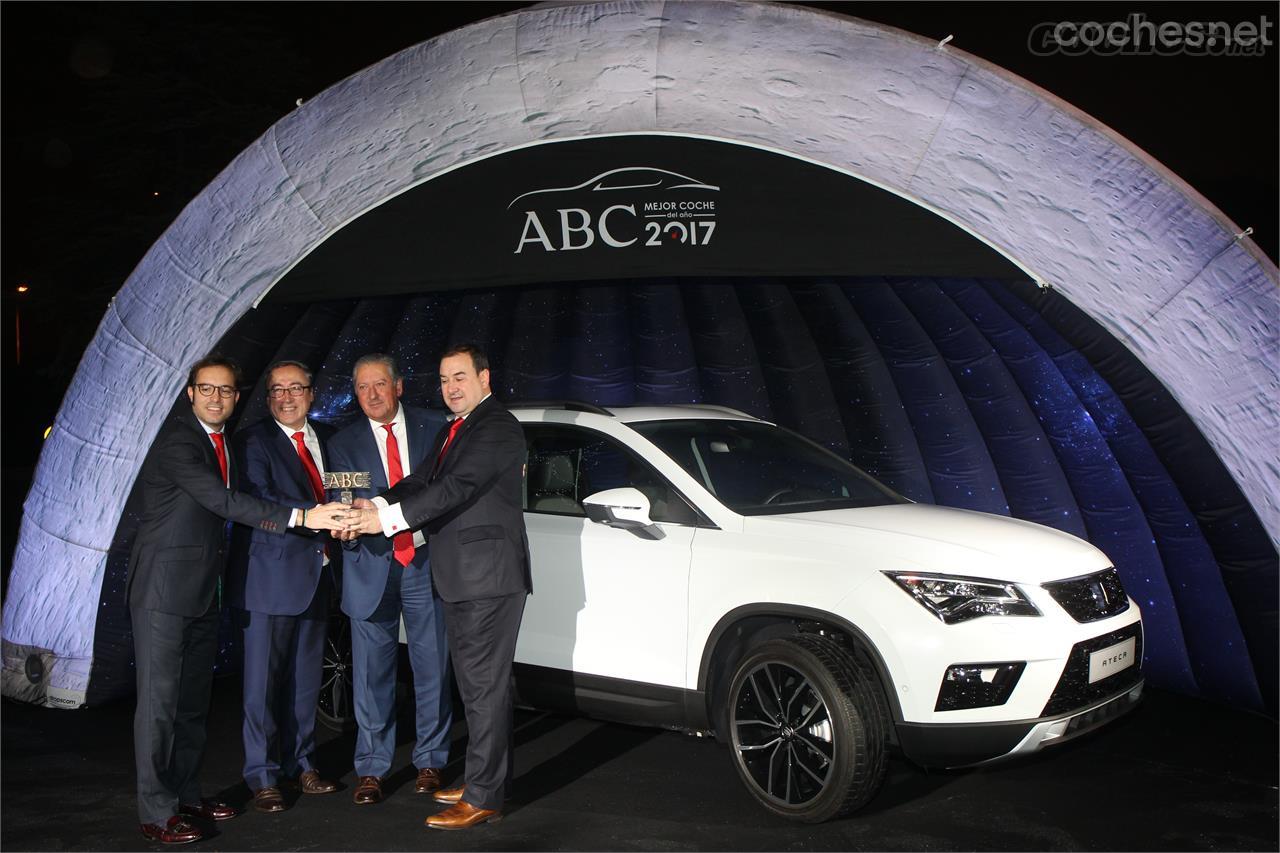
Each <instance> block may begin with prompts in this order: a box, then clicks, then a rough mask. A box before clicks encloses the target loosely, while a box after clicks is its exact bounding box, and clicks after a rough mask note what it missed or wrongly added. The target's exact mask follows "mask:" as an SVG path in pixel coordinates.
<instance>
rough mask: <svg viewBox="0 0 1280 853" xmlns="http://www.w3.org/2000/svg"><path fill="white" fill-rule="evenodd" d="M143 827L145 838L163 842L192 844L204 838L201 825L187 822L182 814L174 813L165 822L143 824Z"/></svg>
mask: <svg viewBox="0 0 1280 853" xmlns="http://www.w3.org/2000/svg"><path fill="white" fill-rule="evenodd" d="M141 829H142V837H143V838H145V839H147V840H148V841H159V842H160V843H161V844H190V843H191V842H192V841H199V840H200V839H201V838H204V832H203V831H202V830H201V829H200V827H198V826H194V825H192V824H189V823H187V822H186V820H184V819H183V817H182V815H174V816H173V817H171V818H169V819H168V820H167V821H165V822H164V823H144V824H141Z"/></svg>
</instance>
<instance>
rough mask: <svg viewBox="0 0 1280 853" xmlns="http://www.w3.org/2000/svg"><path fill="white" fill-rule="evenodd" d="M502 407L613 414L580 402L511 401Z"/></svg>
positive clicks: (611, 415)
mask: <svg viewBox="0 0 1280 853" xmlns="http://www.w3.org/2000/svg"><path fill="white" fill-rule="evenodd" d="M504 405H506V407H507V408H508V409H564V410H565V411H566V412H590V413H591V414H593V415H604V416H606V417H610V418H611V417H613V412H611V411H609V410H608V409H606V408H603V407H602V406H597V405H596V404H595V403H584V402H582V401H581V400H512V401H507V402H505V404H504Z"/></svg>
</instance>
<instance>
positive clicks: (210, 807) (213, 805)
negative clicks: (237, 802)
mask: <svg viewBox="0 0 1280 853" xmlns="http://www.w3.org/2000/svg"><path fill="white" fill-rule="evenodd" d="M178 814H183V815H186V816H187V817H202V818H204V819H205V820H231V818H233V817H235V816H236V815H238V814H240V812H238V811H236V810H235V809H234V808H232V807H231V806H229V805H227V804H226V803H220V802H218V801H217V800H201V801H200V802H198V803H183V804H182V805H180V806H178Z"/></svg>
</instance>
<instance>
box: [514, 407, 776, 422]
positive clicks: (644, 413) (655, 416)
mask: <svg viewBox="0 0 1280 853" xmlns="http://www.w3.org/2000/svg"><path fill="white" fill-rule="evenodd" d="M598 409H603V410H604V411H603V412H599V411H597V410H598ZM511 410H512V411H513V412H521V411H526V412H547V411H565V410H568V411H586V412H590V413H593V414H597V415H599V416H602V417H603V416H608V415H612V416H613V418H614V419H615V420H617V421H620V422H622V423H626V424H632V423H640V422H641V421H671V420H723V421H759V420H760V419H759V418H755V417H752V416H751V415H748V414H747V413H745V412H740V411H738V410H737V409H731V408H729V407H728V406H713V405H710V404H703V403H680V404H672V405H665V406H599V407H597V406H581V407H579V406H577V405H575V404H573V403H568V404H554V403H551V404H546V405H539V404H536V403H533V404H524V405H522V404H520V403H513V404H512V405H511Z"/></svg>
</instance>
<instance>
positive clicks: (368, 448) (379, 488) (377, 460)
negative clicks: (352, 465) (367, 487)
mask: <svg viewBox="0 0 1280 853" xmlns="http://www.w3.org/2000/svg"><path fill="white" fill-rule="evenodd" d="M364 424H365V431H364V436H363V437H362V438H361V439H360V447H361V452H360V455H361V456H362V457H364V460H365V462H364V464H365V465H368V466H369V481H370V483H371V485H372V486H373V493H374V494H375V495H378V494H382V493H383V492H385V491H386V490H387V489H389V488H391V486H389V485H388V484H387V470H386V468H384V467H382V456H381V454H379V452H378V445H377V441H378V439H377V438H375V437H374V434H373V430H372V429H370V428H369V419H368V418H365V419H364Z"/></svg>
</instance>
